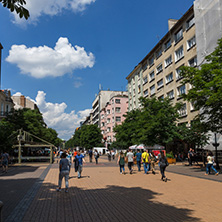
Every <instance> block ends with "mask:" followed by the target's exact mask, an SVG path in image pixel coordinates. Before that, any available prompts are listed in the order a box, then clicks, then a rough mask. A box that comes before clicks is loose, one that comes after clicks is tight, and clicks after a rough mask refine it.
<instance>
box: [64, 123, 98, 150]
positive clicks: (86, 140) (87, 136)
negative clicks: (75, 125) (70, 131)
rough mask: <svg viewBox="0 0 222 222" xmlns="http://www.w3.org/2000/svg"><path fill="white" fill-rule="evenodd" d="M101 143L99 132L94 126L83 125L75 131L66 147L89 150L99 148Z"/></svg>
mask: <svg viewBox="0 0 222 222" xmlns="http://www.w3.org/2000/svg"><path fill="white" fill-rule="evenodd" d="M101 141H102V134H101V130H100V129H99V127H98V126H96V125H83V126H82V127H81V128H79V129H78V130H76V131H75V133H74V135H73V137H72V138H71V139H70V140H68V141H67V143H66V147H67V148H70V147H76V146H80V147H82V148H86V149H90V148H93V147H96V146H99V145H100V144H101Z"/></svg>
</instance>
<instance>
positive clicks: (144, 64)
mask: <svg viewBox="0 0 222 222" xmlns="http://www.w3.org/2000/svg"><path fill="white" fill-rule="evenodd" d="M146 69H147V61H145V62H144V63H143V66H142V70H143V72H144V71H145V70H146Z"/></svg>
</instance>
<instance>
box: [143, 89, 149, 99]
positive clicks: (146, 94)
mask: <svg viewBox="0 0 222 222" xmlns="http://www.w3.org/2000/svg"><path fill="white" fill-rule="evenodd" d="M147 96H148V89H146V90H145V91H144V97H147Z"/></svg>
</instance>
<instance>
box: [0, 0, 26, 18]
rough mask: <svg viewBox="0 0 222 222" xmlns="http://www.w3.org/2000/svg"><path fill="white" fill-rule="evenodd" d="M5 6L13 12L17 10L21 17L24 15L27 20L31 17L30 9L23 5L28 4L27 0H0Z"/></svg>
mask: <svg viewBox="0 0 222 222" xmlns="http://www.w3.org/2000/svg"><path fill="white" fill-rule="evenodd" d="M0 2H1V3H2V5H3V7H7V8H8V9H10V11H11V12H14V11H15V12H16V13H17V14H18V15H19V17H20V18H22V17H24V18H25V19H26V20H27V19H28V18H29V17H30V15H29V11H28V10H27V9H26V8H25V7H23V5H25V4H26V1H25V0H0Z"/></svg>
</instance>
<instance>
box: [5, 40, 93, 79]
mask: <svg viewBox="0 0 222 222" xmlns="http://www.w3.org/2000/svg"><path fill="white" fill-rule="evenodd" d="M6 61H7V62H9V63H13V64H16V65H17V66H18V67H19V69H20V71H21V73H22V74H27V75H30V76H32V77H35V78H44V77H48V76H51V77H58V76H63V75H65V74H67V73H73V71H74V70H76V69H83V68H87V67H90V68H92V67H93V65H94V63H95V57H94V55H93V54H92V53H91V52H89V53H87V52H86V51H85V49H84V48H83V47H80V46H77V45H76V46H75V47H73V46H72V45H71V44H70V43H69V40H68V39H67V38H63V37H60V38H59V39H58V41H57V43H56V46H55V47H54V48H50V47H48V46H39V47H32V48H27V47H26V46H25V45H13V46H12V47H11V50H10V51H9V56H8V57H7V58H6Z"/></svg>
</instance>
